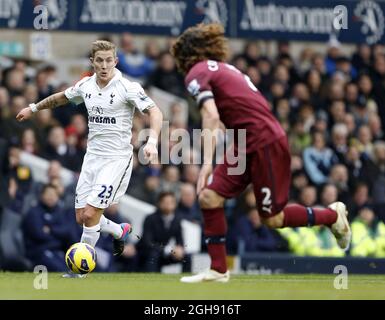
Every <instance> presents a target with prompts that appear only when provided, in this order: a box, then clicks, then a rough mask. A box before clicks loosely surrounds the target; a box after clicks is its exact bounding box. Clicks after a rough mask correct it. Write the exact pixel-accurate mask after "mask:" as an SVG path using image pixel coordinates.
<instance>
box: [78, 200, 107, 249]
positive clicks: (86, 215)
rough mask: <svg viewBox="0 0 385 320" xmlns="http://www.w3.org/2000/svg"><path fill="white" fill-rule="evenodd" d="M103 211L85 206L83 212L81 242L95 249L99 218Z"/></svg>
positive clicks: (98, 235)
mask: <svg viewBox="0 0 385 320" xmlns="http://www.w3.org/2000/svg"><path fill="white" fill-rule="evenodd" d="M103 211H104V209H102V208H97V207H94V206H92V205H89V204H87V205H86V207H85V208H84V211H83V223H84V224H83V233H82V237H81V240H80V241H81V242H85V243H88V244H89V245H91V246H92V247H95V245H96V243H97V242H98V240H99V237H100V224H99V221H100V217H101V216H102V214H103Z"/></svg>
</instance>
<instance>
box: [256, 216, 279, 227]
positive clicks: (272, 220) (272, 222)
mask: <svg viewBox="0 0 385 320" xmlns="http://www.w3.org/2000/svg"><path fill="white" fill-rule="evenodd" d="M261 221H262V223H263V224H264V225H265V226H266V227H268V228H271V229H276V228H282V226H283V216H281V215H280V214H278V215H276V216H273V217H269V218H261Z"/></svg>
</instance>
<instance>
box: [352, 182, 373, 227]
mask: <svg viewBox="0 0 385 320" xmlns="http://www.w3.org/2000/svg"><path fill="white" fill-rule="evenodd" d="M370 205H371V200H370V198H369V187H368V185H367V184H366V183H364V182H359V183H357V184H356V186H355V189H354V190H353V197H352V200H351V203H349V208H350V210H349V219H350V221H352V220H353V219H354V218H356V217H357V216H358V212H359V211H360V210H361V209H362V208H364V207H369V206H370Z"/></svg>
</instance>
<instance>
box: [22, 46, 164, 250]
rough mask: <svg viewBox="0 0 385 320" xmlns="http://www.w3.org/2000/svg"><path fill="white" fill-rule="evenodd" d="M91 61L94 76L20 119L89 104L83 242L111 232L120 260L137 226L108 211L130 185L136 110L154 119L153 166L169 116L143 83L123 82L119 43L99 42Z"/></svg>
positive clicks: (80, 203) (81, 193)
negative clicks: (72, 103)
mask: <svg viewBox="0 0 385 320" xmlns="http://www.w3.org/2000/svg"><path fill="white" fill-rule="evenodd" d="M90 60H91V64H92V66H93V68H94V71H95V73H94V75H93V76H91V77H85V78H83V79H82V80H80V81H79V82H78V83H76V84H75V85H74V86H72V87H70V88H68V89H67V90H65V91H63V92H59V93H55V94H53V95H51V96H49V97H47V98H46V99H44V100H42V101H40V102H39V103H37V104H31V105H29V107H28V108H24V109H23V110H21V111H20V113H19V114H18V115H17V116H16V119H17V120H19V121H23V120H26V119H29V118H30V117H31V116H32V114H33V113H35V112H38V111H40V110H44V109H52V108H56V107H58V106H60V105H65V104H67V103H68V102H69V101H70V100H72V101H77V102H79V99H80V101H84V103H85V105H86V107H87V111H88V128H89V134H88V143H87V152H86V155H85V156H84V160H83V165H82V169H81V173H80V177H79V181H78V184H77V187H76V197H75V209H76V221H77V222H78V223H79V224H81V225H82V226H83V234H82V237H81V242H86V243H88V244H90V245H91V246H93V247H95V245H96V242H97V241H98V239H99V236H100V232H107V233H110V234H112V235H113V237H114V255H116V256H119V255H121V254H122V252H123V250H124V243H125V241H126V240H127V238H128V235H129V233H130V232H131V229H132V228H131V226H130V225H129V224H128V223H122V224H121V225H119V224H116V223H114V222H112V221H110V220H108V219H107V218H106V217H105V216H104V215H103V211H104V209H105V208H107V207H108V206H110V205H111V204H115V203H118V201H119V199H120V198H121V197H122V196H123V195H124V194H125V192H126V189H127V187H128V183H129V181H130V177H131V170H132V164H133V161H132V156H133V147H132V145H131V135H132V134H131V129H132V120H133V115H134V111H135V108H136V109H138V110H139V111H140V112H142V113H145V114H148V116H149V121H150V136H149V138H148V140H147V143H146V145H145V146H144V148H143V153H144V156H145V157H146V159H147V160H148V161H149V162H152V161H154V160H156V159H157V156H158V150H157V145H158V136H159V133H160V130H161V125H162V120H163V116H162V113H161V111H160V110H159V108H158V107H157V106H156V105H155V103H154V101H153V100H151V98H149V97H148V96H147V95H146V93H145V92H144V90H143V88H142V87H141V86H140V84H138V83H136V82H131V81H129V80H127V79H125V78H123V77H122V74H121V72H120V71H119V70H118V69H116V64H117V63H118V59H117V57H116V48H115V45H114V44H113V43H110V42H108V41H96V42H94V43H93V44H92V50H91V57H90Z"/></svg>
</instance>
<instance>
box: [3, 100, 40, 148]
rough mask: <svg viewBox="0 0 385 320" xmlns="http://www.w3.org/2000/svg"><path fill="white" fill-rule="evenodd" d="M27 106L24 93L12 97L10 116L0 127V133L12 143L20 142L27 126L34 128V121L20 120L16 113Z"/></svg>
mask: <svg viewBox="0 0 385 320" xmlns="http://www.w3.org/2000/svg"><path fill="white" fill-rule="evenodd" d="M26 106H27V101H26V100H25V98H24V97H23V96H22V95H15V96H13V97H12V98H11V108H10V115H9V118H7V119H4V120H3V123H2V124H1V128H0V135H1V136H3V137H4V138H5V139H7V140H8V141H9V142H10V143H11V144H12V145H18V144H20V139H21V135H22V134H23V131H24V130H25V129H27V128H33V122H32V121H31V120H26V121H24V122H18V121H17V120H16V115H17V114H18V113H19V112H20V110H22V109H23V108H25V107H26Z"/></svg>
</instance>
